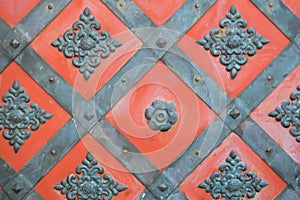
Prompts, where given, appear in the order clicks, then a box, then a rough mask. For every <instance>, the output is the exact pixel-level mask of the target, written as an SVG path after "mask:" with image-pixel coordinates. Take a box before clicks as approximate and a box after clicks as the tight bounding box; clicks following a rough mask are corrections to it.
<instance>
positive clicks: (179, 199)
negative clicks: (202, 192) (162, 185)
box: [167, 189, 188, 200]
mask: <svg viewBox="0 0 300 200" xmlns="http://www.w3.org/2000/svg"><path fill="white" fill-rule="evenodd" d="M167 200H188V198H187V197H186V196H185V195H184V194H183V193H182V192H181V191H180V190H179V189H177V190H175V191H174V192H173V193H172V194H171V195H170V196H169V197H168V198H167Z"/></svg>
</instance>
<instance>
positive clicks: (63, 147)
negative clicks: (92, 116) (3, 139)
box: [19, 119, 82, 185]
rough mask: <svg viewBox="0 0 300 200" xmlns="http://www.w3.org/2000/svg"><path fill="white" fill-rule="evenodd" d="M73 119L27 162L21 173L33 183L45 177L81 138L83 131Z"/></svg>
mask: <svg viewBox="0 0 300 200" xmlns="http://www.w3.org/2000/svg"><path fill="white" fill-rule="evenodd" d="M78 131H81V130H79V129H78V127H76V124H75V121H74V120H73V119H71V120H70V121H68V122H67V123H66V124H65V125H64V126H63V127H62V128H61V129H60V130H59V131H58V133H56V135H55V136H53V137H52V138H51V139H50V141H49V142H48V143H47V144H46V145H45V146H44V147H43V148H42V149H41V150H40V151H39V152H38V153H36V154H35V155H34V157H33V158H32V159H31V160H30V161H29V162H27V164H26V165H25V166H24V167H23V168H22V169H21V170H20V172H19V174H20V173H21V174H24V175H26V179H28V180H29V181H30V182H31V183H32V185H35V184H36V183H37V182H38V181H39V180H40V179H41V178H42V177H44V176H45V175H46V174H47V173H48V172H49V171H50V169H52V167H53V166H54V165H55V164H56V163H57V162H59V161H60V159H61V158H62V157H63V156H64V155H65V154H66V153H67V152H68V151H70V149H71V148H72V147H73V146H74V145H75V144H76V143H77V142H78V141H79V140H80V137H79V135H80V134H82V132H78Z"/></svg>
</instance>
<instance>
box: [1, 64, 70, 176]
mask: <svg viewBox="0 0 300 200" xmlns="http://www.w3.org/2000/svg"><path fill="white" fill-rule="evenodd" d="M14 80H18V82H19V85H20V87H23V88H24V91H25V93H27V94H28V95H29V96H30V100H31V101H30V102H29V104H30V103H33V102H35V103H37V104H38V105H39V107H40V108H41V109H44V110H45V111H46V112H47V113H51V114H53V117H52V118H51V119H48V120H47V121H46V122H45V124H41V125H40V127H39V128H38V130H36V131H32V130H31V131H30V132H31V134H30V137H29V138H28V139H26V140H25V142H24V145H22V146H21V147H20V149H19V151H18V153H15V152H14V149H13V147H12V146H10V145H9V143H8V140H6V139H4V138H3V136H2V132H3V130H1V131H0V132H1V139H0V146H1V148H0V156H1V157H2V158H4V159H5V160H6V162H8V163H9V164H10V165H11V166H12V167H13V168H14V169H15V170H17V171H18V170H20V169H21V168H22V167H23V165H24V164H25V163H26V162H27V161H28V160H29V159H30V158H31V157H32V156H33V155H34V154H36V153H37V152H38V151H39V149H40V148H41V147H43V146H44V145H45V144H46V143H47V142H48V140H49V139H50V138H51V137H52V136H53V135H54V134H55V133H56V132H57V131H58V130H59V129H60V128H61V127H62V126H63V125H64V124H65V123H66V122H67V121H68V120H69V119H70V115H69V114H68V113H67V112H66V111H65V110H64V109H63V108H61V107H60V106H59V104H58V103H57V102H56V101H55V100H54V99H53V98H52V97H50V96H49V95H48V94H47V93H46V92H45V91H44V90H43V89H42V88H40V86H38V85H37V84H36V83H35V82H34V81H33V80H32V79H31V77H29V76H28V75H27V74H26V73H25V72H24V71H23V70H22V69H21V68H20V67H19V66H18V65H17V64H16V63H14V62H13V63H11V64H10V65H9V66H8V67H7V68H6V69H5V71H4V72H3V73H2V74H1V75H0V81H1V82H0V85H1V87H0V96H1V97H2V96H3V95H4V94H6V93H8V90H9V88H11V87H12V85H13V82H14ZM1 103H2V106H3V104H6V103H3V102H1Z"/></svg>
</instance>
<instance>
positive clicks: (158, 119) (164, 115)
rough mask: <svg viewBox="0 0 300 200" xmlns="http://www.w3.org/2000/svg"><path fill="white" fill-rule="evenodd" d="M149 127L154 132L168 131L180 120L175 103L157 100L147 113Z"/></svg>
mask: <svg viewBox="0 0 300 200" xmlns="http://www.w3.org/2000/svg"><path fill="white" fill-rule="evenodd" d="M145 117H146V118H147V119H148V125H149V127H150V128H151V129H152V130H155V131H157V130H160V131H163V132H165V131H168V130H170V128H171V127H172V125H174V124H175V123H176V122H177V120H178V115H177V113H176V106H175V104H174V103H173V102H165V101H163V100H161V99H156V100H154V101H153V102H152V104H151V106H149V107H148V108H147V109H146V111H145Z"/></svg>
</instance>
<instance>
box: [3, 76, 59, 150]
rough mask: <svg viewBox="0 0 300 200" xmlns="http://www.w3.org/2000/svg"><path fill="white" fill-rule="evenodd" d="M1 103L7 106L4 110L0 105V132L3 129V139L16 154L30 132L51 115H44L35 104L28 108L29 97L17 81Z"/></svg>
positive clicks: (44, 112)
mask: <svg viewBox="0 0 300 200" xmlns="http://www.w3.org/2000/svg"><path fill="white" fill-rule="evenodd" d="M2 101H3V102H4V103H7V104H4V108H2V105H1V104H0V130H2V129H4V130H3V133H2V134H3V137H4V138H5V139H7V140H9V144H10V145H11V146H13V147H14V151H15V153H17V152H18V151H19V149H20V147H21V146H22V145H23V144H24V140H26V139H28V138H29V137H30V130H32V131H35V130H37V129H38V128H39V127H40V125H41V124H44V123H45V122H46V120H47V119H50V118H51V117H52V116H53V115H52V114H49V113H46V111H45V110H43V109H41V108H39V106H38V104H36V103H31V104H30V106H29V105H28V103H29V102H30V97H29V95H28V94H26V93H24V88H23V87H20V85H19V82H18V81H17V80H15V81H14V83H13V85H12V87H11V88H10V89H9V92H8V93H6V94H4V95H3V96H2Z"/></svg>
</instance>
